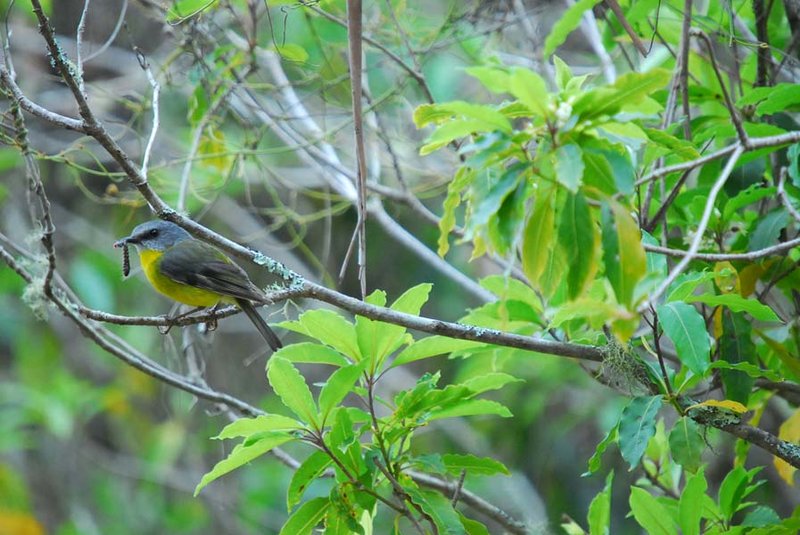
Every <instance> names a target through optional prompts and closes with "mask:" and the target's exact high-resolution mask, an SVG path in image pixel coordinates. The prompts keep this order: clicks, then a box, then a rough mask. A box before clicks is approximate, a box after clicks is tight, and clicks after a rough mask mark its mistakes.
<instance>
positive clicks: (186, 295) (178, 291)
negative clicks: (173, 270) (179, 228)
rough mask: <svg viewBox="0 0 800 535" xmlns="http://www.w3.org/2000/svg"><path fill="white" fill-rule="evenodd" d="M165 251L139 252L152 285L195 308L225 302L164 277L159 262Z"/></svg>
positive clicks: (207, 292) (201, 289) (219, 296)
mask: <svg viewBox="0 0 800 535" xmlns="http://www.w3.org/2000/svg"><path fill="white" fill-rule="evenodd" d="M163 254H164V253H163V251H155V250H152V249H143V250H140V251H139V261H140V262H141V263H142V269H143V270H144V274H145V276H146V277H147V280H148V281H150V284H151V285H152V286H153V288H155V289H156V290H158V291H159V292H160V293H162V294H164V295H166V296H167V297H169V298H171V299H174V300H175V301H178V302H179V303H183V304H185V305H190V306H193V307H210V306H214V305H216V304H217V303H219V302H220V301H224V300H225V296H222V295H220V294H218V293H215V292H212V291H210V290H204V289H203V288H195V287H194V286H189V285H188V284H183V283H181V282H177V281H174V280H172V279H170V278H169V277H167V276H166V275H163V274H162V273H161V271H160V269H159V260H160V259H161V256H162V255H163Z"/></svg>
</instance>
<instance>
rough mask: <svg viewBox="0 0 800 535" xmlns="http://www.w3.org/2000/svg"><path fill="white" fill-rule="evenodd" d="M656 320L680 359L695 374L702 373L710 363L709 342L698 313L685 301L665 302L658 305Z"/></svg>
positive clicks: (703, 323)
mask: <svg viewBox="0 0 800 535" xmlns="http://www.w3.org/2000/svg"><path fill="white" fill-rule="evenodd" d="M658 320H659V322H660V323H661V327H662V328H663V329H664V333H666V335H667V336H668V337H669V339H670V340H672V343H673V344H675V350H676V351H677V352H678V358H679V359H680V361H681V362H682V363H683V364H685V365H686V367H687V368H689V369H690V370H692V372H694V373H695V374H696V375H703V374H704V373H705V371H706V370H707V369H708V365H709V364H710V356H709V352H710V351H711V342H710V341H709V339H708V333H707V332H706V325H705V322H704V321H703V317H702V316H701V315H700V313H699V312H698V311H697V310H696V309H695V308H694V307H693V306H691V305H687V304H686V303H680V302H672V303H665V304H663V305H661V306H660V307H658Z"/></svg>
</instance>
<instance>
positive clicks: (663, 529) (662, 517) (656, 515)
mask: <svg viewBox="0 0 800 535" xmlns="http://www.w3.org/2000/svg"><path fill="white" fill-rule="evenodd" d="M629 503H630V506H631V512H632V513H633V518H635V519H636V521H637V522H638V523H639V525H640V526H642V527H643V528H644V529H645V531H646V532H647V533H648V535H677V534H678V530H677V528H676V527H675V524H674V523H673V521H672V515H670V514H669V511H668V510H667V508H666V507H664V506H663V505H662V504H661V503H660V502H659V501H658V500H656V499H655V498H654V497H653V496H652V495H651V494H650V493H649V492H647V491H646V490H644V489H642V488H639V487H631V495H630V499H629Z"/></svg>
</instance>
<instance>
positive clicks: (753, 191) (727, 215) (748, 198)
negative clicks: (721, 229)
mask: <svg viewBox="0 0 800 535" xmlns="http://www.w3.org/2000/svg"><path fill="white" fill-rule="evenodd" d="M776 191H777V188H774V187H768V188H765V187H764V186H763V184H761V183H760V182H759V183H757V184H753V185H752V186H750V187H748V188H747V189H744V190H742V191H740V192H739V193H737V194H736V195H735V196H734V197H732V198H731V199H729V200H728V202H726V203H725V207H724V208H723V209H722V220H723V221H728V220H730V219H731V217H732V216H733V215H734V214H736V212H737V211H738V210H739V209H741V208H744V207H745V206H749V205H751V204H753V203H754V202H758V201H760V200H761V199H764V198H766V197H770V196H773V195H775V193H776Z"/></svg>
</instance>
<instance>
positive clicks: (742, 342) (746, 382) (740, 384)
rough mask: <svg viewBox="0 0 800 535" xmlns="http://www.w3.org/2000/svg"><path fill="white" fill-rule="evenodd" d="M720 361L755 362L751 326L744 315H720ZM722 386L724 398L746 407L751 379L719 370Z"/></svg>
mask: <svg viewBox="0 0 800 535" xmlns="http://www.w3.org/2000/svg"><path fill="white" fill-rule="evenodd" d="M719 356H720V360H724V361H725V362H729V363H731V364H738V363H740V362H748V363H750V364H752V365H755V363H756V362H757V356H756V347H755V344H754V343H753V339H752V325H751V324H750V322H749V321H748V320H747V319H746V318H745V317H744V314H741V313H733V312H725V313H724V314H723V315H722V336H721V338H720V341H719ZM720 376H721V377H722V385H723V386H724V387H725V397H726V398H727V399H729V400H732V401H738V402H739V403H742V404H743V405H747V401H748V400H749V399H750V390H751V389H752V388H753V378H752V377H751V376H749V375H748V374H747V373H745V372H743V371H739V370H721V371H720Z"/></svg>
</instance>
